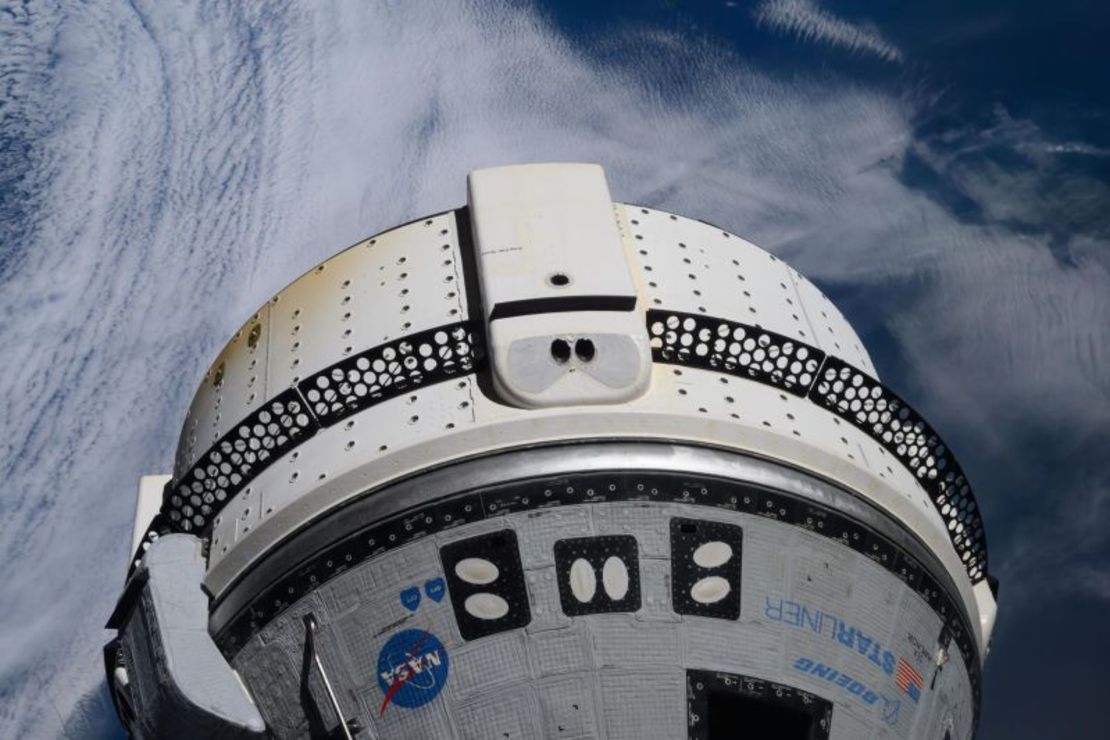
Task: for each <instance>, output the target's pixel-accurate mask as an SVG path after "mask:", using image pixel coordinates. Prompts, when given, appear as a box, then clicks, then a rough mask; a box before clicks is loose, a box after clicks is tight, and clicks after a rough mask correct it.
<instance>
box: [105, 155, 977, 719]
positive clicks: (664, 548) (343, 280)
mask: <svg viewBox="0 0 1110 740" xmlns="http://www.w3.org/2000/svg"><path fill="white" fill-rule="evenodd" d="M467 184H468V191H467V204H466V206H465V207H462V208H458V209H456V210H450V211H445V212H443V213H439V214H436V215H432V216H428V217H426V218H421V219H419V220H416V221H413V222H411V223H408V224H405V225H403V226H399V227H397V228H394V229H391V230H389V231H385V232H383V233H381V234H378V235H377V236H374V237H372V238H369V239H366V240H365V241H362V242H360V243H358V244H356V245H354V246H353V247H350V248H349V249H347V250H346V251H343V252H341V253H339V254H338V255H336V256H335V257H332V258H331V259H329V260H327V261H325V262H323V263H321V264H320V265H318V266H317V267H315V268H314V269H312V270H310V271H309V272H308V273H306V274H304V275H302V276H301V277H300V278H298V279H297V280H296V281H294V282H293V283H291V284H290V285H289V286H288V287H286V288H285V289H284V290H282V291H281V292H280V293H278V294H277V295H275V296H274V297H273V298H272V299H271V300H270V301H269V302H267V303H266V304H265V305H264V306H262V307H261V308H260V309H259V310H258V312H257V313H255V314H254V315H253V316H251V317H250V318H249V319H248V320H247V322H246V323H245V324H244V325H243V326H242V328H241V329H240V330H239V331H238V332H237V333H236V334H235V336H234V337H232V339H231V342H230V343H229V344H228V345H227V346H226V347H225V348H224V350H223V351H222V352H221V353H220V355H219V356H218V357H217V358H216V360H215V362H214V363H213V364H212V366H211V368H210V369H209V371H208V372H207V373H206V374H205V376H204V379H203V381H202V382H201V384H200V387H199V389H198V390H197V392H196V396H195V397H194V399H193V402H192V405H191V407H190V409H189V412H188V416H187V417H186V419H185V423H184V427H183V429H182V431H181V437H180V442H179V444H178V448H177V455H176V459H175V461H174V466H173V474H172V475H163V476H147V477H144V478H143V479H142V481H141V483H140V487H139V496H138V504H137V508H136V513H135V524H134V527H135V529H134V536H133V541H132V545H131V547H132V552H133V553H134V555H133V558H132V561H131V562H130V567H129V571H128V576H127V581H126V585H125V587H124V589H123V592H122V594H121V596H120V598H119V601H118V604H117V606H116V608H115V610H114V612H113V614H112V615H111V617H110V619H109V622H108V626H109V628H111V629H112V630H115V631H116V634H115V637H114V639H112V640H111V642H110V643H109V644H108V645H107V646H106V647H105V651H104V658H105V668H106V670H107V675H108V681H109V685H110V687H111V690H112V695H113V699H114V701H115V705H116V709H117V711H118V713H119V715H120V718H121V720H122V722H123V723H124V725H125V726H126V728H127V729H128V731H129V732H130V734H131V735H132V736H134V737H141V738H156V737H171V738H177V737H213V738H260V737H274V738H300V737H326V738H366V739H370V738H377V739H388V738H407V739H421V738H432V739H435V740H439V739H443V740H464V739H470V738H480V739H482V740H486V739H497V740H527V739H532V738H565V739H567V740H569V739H570V738H578V739H585V738H599V739H603V740H624V739H626V738H627V739H628V740H643V739H645V738H661V739H664V740H676V739H684V738H689V739H690V740H694V739H697V740H720V739H723V738H727V739H729V740H731V739H733V738H744V739H756V740H763V739H764V738H775V739H776V740H826V739H833V740H841V739H843V740H855V739H857V738H891V739H894V738H915V739H922V740H956V739H959V740H964V739H966V738H970V737H972V736H973V735H974V733H975V728H976V723H977V717H978V713H979V703H980V685H981V671H982V667H983V661H984V659H985V656H986V653H987V649H988V645H989V643H990V637H991V630H992V628H993V625H994V621H995V614H996V601H995V599H996V595H997V584H996V581H995V580H994V579H993V578H991V577H990V575H989V573H988V569H987V548H986V540H985V535H984V531H983V523H982V520H981V517H980V513H979V510H978V508H977V506H976V502H975V499H974V497H973V495H972V492H971V489H970V486H969V484H968V481H967V480H966V479H965V477H964V474H963V472H962V470H961V468H960V465H959V463H958V462H957V461H956V459H955V457H954V456H953V454H952V451H951V450H950V449H949V448H948V447H947V445H945V443H944V442H943V441H942V440H941V439H940V437H939V436H938V434H937V432H936V431H935V430H934V429H933V428H932V427H931V426H930V425H929V424H928V423H927V422H926V421H925V420H924V419H923V418H922V417H921V415H920V414H918V413H917V412H916V411H915V410H914V409H913V408H912V407H911V406H910V405H909V404H908V403H907V402H906V401H905V400H903V399H902V398H901V397H900V396H899V395H897V394H896V393H895V392H894V391H892V390H891V389H889V388H888V387H886V386H885V385H884V384H883V383H882V381H880V380H879V379H878V378H877V376H876V372H875V368H874V366H873V365H872V361H871V358H870V357H869V356H868V353H867V350H866V349H865V348H864V347H863V345H862V343H861V342H860V339H859V337H858V336H857V335H856V333H855V332H854V331H853V329H852V328H851V326H849V325H848V323H847V322H846V321H845V319H844V317H843V316H842V315H841V313H840V312H839V311H837V309H836V308H835V307H834V306H833V305H832V303H830V301H829V300H828V299H827V298H826V297H825V296H824V295H823V294H822V293H821V292H820V291H819V290H818V289H817V288H816V287H814V285H813V284H812V283H810V282H809V281H807V280H806V279H805V278H804V277H802V276H801V275H799V274H798V273H797V272H796V271H794V270H793V269H791V268H790V266H788V265H786V264H785V263H783V262H782V261H780V260H779V259H777V258H776V257H775V256H773V255H771V254H769V253H767V252H765V251H763V250H761V249H759V248H758V247H756V246H754V245H753V244H751V243H749V242H747V241H745V240H744V239H742V238H740V237H738V236H736V235H734V234H731V233H729V232H727V231H723V230H721V229H720V228H718V227H716V226H712V225H709V224H706V223H703V222H700V221H695V220H691V219H688V218H684V217H682V216H678V215H674V214H671V213H667V212H664V211H660V210H655V209H652V208H642V207H639V206H633V205H626V204H622V203H617V202H614V201H613V200H612V199H611V197H610V193H609V188H608V185H607V183H606V180H605V175H604V172H603V171H602V169H601V167H599V166H597V165H591V164H535V165H521V166H511V167H497V168H492V169H484V170H478V171H475V172H472V173H471V174H470V176H469V179H468V183H467ZM460 186H461V183H460ZM460 189H461V187H460Z"/></svg>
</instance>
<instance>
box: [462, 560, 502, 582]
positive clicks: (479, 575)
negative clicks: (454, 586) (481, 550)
mask: <svg viewBox="0 0 1110 740" xmlns="http://www.w3.org/2000/svg"><path fill="white" fill-rule="evenodd" d="M455 575H457V576H458V577H459V578H461V579H463V580H464V581H466V582H467V583H472V584H474V585H475V586H484V585H486V584H487V583H493V582H494V581H496V580H497V576H498V575H499V571H498V570H497V566H496V565H494V564H493V563H491V562H490V561H488V560H486V559H485V558H464V559H463V560H460V561H459V562H457V563H455Z"/></svg>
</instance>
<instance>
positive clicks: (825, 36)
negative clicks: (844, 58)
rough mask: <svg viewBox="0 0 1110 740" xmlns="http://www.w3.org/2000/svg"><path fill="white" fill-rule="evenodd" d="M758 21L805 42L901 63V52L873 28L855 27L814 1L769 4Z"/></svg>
mask: <svg viewBox="0 0 1110 740" xmlns="http://www.w3.org/2000/svg"><path fill="white" fill-rule="evenodd" d="M755 18H756V20H757V21H758V22H759V23H761V24H764V25H766V26H769V27H771V28H773V29H775V30H777V31H781V32H782V33H786V34H789V35H792V36H796V37H797V38H799V39H802V40H803V41H818V42H820V43H823V44H829V45H830V46H841V47H844V48H845V49H847V50H848V51H851V52H854V53H860V54H870V55H873V56H876V57H878V58H879V59H882V60H884V61H887V62H901V61H903V59H904V57H903V54H902V51H901V49H899V48H898V47H897V46H895V45H894V44H892V43H891V42H889V41H887V40H886V39H885V38H883V35H882V34H881V33H879V31H878V29H876V28H873V27H871V26H870V25H861V24H857V23H851V22H850V21H846V20H844V19H843V18H841V17H839V16H837V15H835V14H833V13H830V12H829V11H827V10H824V9H823V8H821V7H819V6H818V4H817V3H816V2H814V0H765V2H764V3H763V4H762V5H760V6H759V7H758V8H757V9H756V11H755Z"/></svg>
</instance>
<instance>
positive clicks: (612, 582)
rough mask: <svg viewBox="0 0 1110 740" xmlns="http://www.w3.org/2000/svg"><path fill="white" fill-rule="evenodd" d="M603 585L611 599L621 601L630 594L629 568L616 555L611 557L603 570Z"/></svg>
mask: <svg viewBox="0 0 1110 740" xmlns="http://www.w3.org/2000/svg"><path fill="white" fill-rule="evenodd" d="M601 583H602V584H603V585H604V586H605V594H606V595H607V596H608V597H609V598H610V599H612V600H613V601H620V600H621V599H623V598H624V596H625V594H627V593H628V566H626V565H625V564H624V561H623V560H621V559H620V558H618V557H617V556H616V555H613V556H611V557H610V558H609V559H608V560H606V561H605V565H604V566H602V568H601Z"/></svg>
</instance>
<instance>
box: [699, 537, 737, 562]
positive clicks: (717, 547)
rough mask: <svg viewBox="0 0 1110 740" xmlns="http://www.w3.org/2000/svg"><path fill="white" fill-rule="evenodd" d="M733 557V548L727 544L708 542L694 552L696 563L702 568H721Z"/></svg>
mask: <svg viewBox="0 0 1110 740" xmlns="http://www.w3.org/2000/svg"><path fill="white" fill-rule="evenodd" d="M731 557H732V546H731V545H729V544H728V543H727V542H719V541H715V542H706V543H705V544H703V545H701V546H700V547H698V549H697V550H694V562H695V563H697V564H698V565H699V566H700V567H702V568H719V567H721V566H722V565H724V564H725V563H727V562H728V561H729V559H730V558H731Z"/></svg>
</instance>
